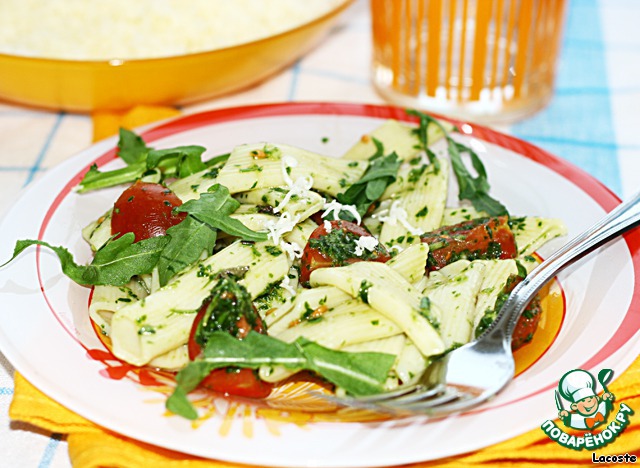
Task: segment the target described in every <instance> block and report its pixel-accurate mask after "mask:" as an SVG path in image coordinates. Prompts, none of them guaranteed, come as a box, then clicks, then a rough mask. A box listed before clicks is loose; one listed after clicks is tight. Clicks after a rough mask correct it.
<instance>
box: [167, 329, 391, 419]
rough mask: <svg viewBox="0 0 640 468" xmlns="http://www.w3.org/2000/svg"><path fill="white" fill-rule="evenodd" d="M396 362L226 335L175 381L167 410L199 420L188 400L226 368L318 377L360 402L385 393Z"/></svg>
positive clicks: (252, 335) (216, 337) (214, 337)
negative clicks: (304, 372) (213, 374)
mask: <svg viewBox="0 0 640 468" xmlns="http://www.w3.org/2000/svg"><path fill="white" fill-rule="evenodd" d="M394 360H395V356H393V355H390V354H383V353H374V352H365V353H349V352H344V351H335V350H332V349H328V348H325V347H323V346H321V345H318V344H316V343H313V342H311V341H309V340H307V339H305V338H303V337H301V338H298V339H297V340H296V341H294V342H293V343H286V342H284V341H280V340H278V339H277V338H273V337H270V336H267V335H262V334H259V333H256V332H253V331H251V332H249V334H248V335H247V336H246V337H245V338H244V339H243V340H238V339H236V338H234V337H233V336H231V335H229V334H228V333H226V332H214V333H212V334H211V335H210V336H209V339H208V342H207V345H206V347H205V348H204V350H203V357H202V358H200V359H197V360H195V361H191V362H190V363H189V364H188V365H187V367H185V368H184V369H182V370H181V371H180V372H178V375H177V376H176V382H177V387H176V389H175V390H174V392H173V394H172V395H171V396H170V397H169V399H168V400H167V402H166V406H167V409H168V410H169V411H171V412H173V413H175V414H178V415H181V416H183V417H185V418H188V419H196V418H197V417H198V415H197V412H196V410H195V409H194V408H193V406H192V405H191V403H190V402H189V400H188V399H187V395H188V393H189V392H191V391H193V390H195V388H196V387H197V386H198V385H199V383H200V382H201V381H202V380H203V379H204V378H205V377H206V376H207V375H209V373H210V372H211V371H212V370H214V369H218V368H223V367H229V366H233V367H241V368H249V369H258V368H259V367H261V366H276V365H282V366H284V367H286V368H288V369H292V370H296V371H298V370H308V371H312V372H315V373H316V374H318V375H320V376H321V377H323V378H325V379H326V380H328V381H329V382H331V383H333V384H335V385H337V386H339V387H341V388H343V389H344V390H345V391H346V392H347V393H349V394H351V395H356V396H362V395H372V394H375V393H380V392H382V391H384V387H383V384H384V381H385V380H386V378H387V376H388V372H389V369H391V366H392V365H393V362H394Z"/></svg>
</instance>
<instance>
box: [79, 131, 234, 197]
mask: <svg viewBox="0 0 640 468" xmlns="http://www.w3.org/2000/svg"><path fill="white" fill-rule="evenodd" d="M204 151H205V148H204V147H202V146H197V145H191V146H177V147H175V148H167V149H162V150H155V149H153V148H151V147H149V146H147V144H146V143H145V142H144V140H143V139H142V138H141V137H140V136H139V135H137V134H135V133H134V132H132V131H130V130H127V129H124V128H121V129H120V132H119V139H118V156H119V157H120V159H122V160H123V161H124V162H125V163H126V164H127V165H126V167H123V168H120V169H114V170H112V171H105V172H102V171H100V170H99V169H98V168H97V166H95V165H93V166H91V168H90V169H89V171H87V173H86V174H85V176H84V177H83V179H82V180H81V181H80V184H79V187H78V191H79V192H88V191H90V190H97V189H101V188H106V187H113V186H115V185H120V184H126V183H133V182H135V181H136V180H138V179H141V178H146V177H148V176H150V175H151V176H153V177H154V181H156V182H160V181H162V180H164V179H166V178H168V177H180V178H182V177H186V176H188V175H191V174H194V173H196V172H200V171H203V170H205V169H207V168H208V167H211V166H213V165H217V164H220V163H222V162H224V161H226V160H227V159H228V157H229V155H221V156H219V157H216V158H213V159H211V160H209V161H206V162H203V161H202V154H203V153H204Z"/></svg>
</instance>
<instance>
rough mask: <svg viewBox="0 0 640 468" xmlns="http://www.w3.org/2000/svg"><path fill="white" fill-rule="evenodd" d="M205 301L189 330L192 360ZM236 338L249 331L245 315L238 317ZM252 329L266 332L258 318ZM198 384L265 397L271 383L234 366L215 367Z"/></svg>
mask: <svg viewBox="0 0 640 468" xmlns="http://www.w3.org/2000/svg"><path fill="white" fill-rule="evenodd" d="M208 305H209V304H208V303H205V304H203V305H202V307H201V308H200V310H199V311H198V315H196V318H195V319H194V321H193V325H192V326H191V331H190V333H189V341H188V343H187V349H188V350H189V359H191V360H192V361H193V360H194V359H196V358H197V357H198V356H199V355H200V353H201V351H202V350H201V348H200V345H199V344H198V343H197V342H196V340H195V335H196V330H197V329H198V324H199V323H200V322H201V321H202V317H204V315H205V313H206V311H207V306H208ZM256 315H257V312H256ZM237 327H238V332H239V335H240V336H238V338H239V339H241V338H243V337H244V336H246V335H247V333H249V328H250V327H249V323H248V321H247V319H246V318H245V317H240V318H239V319H238V324H237ZM253 330H255V331H257V332H258V333H266V332H265V329H264V325H263V323H262V321H261V320H258V321H257V323H256V325H255V327H254V328H253ZM200 386H201V387H203V388H206V389H208V390H211V391H214V392H219V393H224V394H226V395H236V396H241V397H246V398H266V397H268V396H269V394H270V393H271V389H272V385H271V384H270V383H268V382H264V381H262V380H260V378H259V377H258V376H257V375H256V372H255V371H254V370H252V369H239V368H235V367H233V368H232V367H229V368H223V369H215V370H213V371H211V373H209V375H208V376H206V377H205V378H204V379H203V380H202V382H200Z"/></svg>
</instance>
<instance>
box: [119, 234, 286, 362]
mask: <svg viewBox="0 0 640 468" xmlns="http://www.w3.org/2000/svg"><path fill="white" fill-rule="evenodd" d="M269 245H270V244H269V243H266V242H264V243H257V244H251V245H246V244H243V243H241V242H235V243H233V244H231V245H230V246H229V247H227V248H225V249H223V250H222V251H220V252H218V253H217V254H215V255H213V256H211V257H209V258H207V259H206V260H204V261H203V262H201V263H199V264H198V265H196V266H194V267H192V268H190V269H189V270H187V271H185V272H183V273H181V274H179V275H177V276H176V277H175V278H174V279H173V280H172V281H171V282H170V283H169V284H167V285H166V286H164V287H162V288H161V289H160V290H158V291H156V292H155V293H154V294H151V295H149V296H148V297H146V298H145V299H144V300H142V301H138V302H135V303H133V304H131V305H128V306H126V307H123V308H122V309H120V310H118V311H117V312H116V313H115V314H114V315H113V318H112V320H111V340H112V343H113V352H114V354H115V355H116V356H117V357H119V358H120V359H123V360H125V361H126V362H129V363H131V364H134V365H138V366H139V365H145V364H147V363H149V361H151V360H152V359H153V358H155V357H157V356H159V355H162V354H164V353H166V352H168V351H170V350H172V349H174V348H177V347H178V346H181V345H183V344H184V343H186V342H187V339H188V337H189V331H190V329H191V324H192V323H193V319H194V317H195V314H194V312H196V311H197V309H198V308H199V307H200V306H201V304H202V302H203V300H204V299H205V298H206V297H207V296H208V295H209V290H210V289H211V286H212V285H213V283H214V281H215V280H216V273H218V272H220V271H222V270H225V269H230V268H239V267H248V270H247V272H246V274H245V276H244V278H243V279H242V281H241V283H242V284H244V286H245V287H246V288H247V290H248V291H249V293H250V294H251V295H252V297H257V296H258V295H260V294H261V293H262V292H264V291H265V289H266V288H267V287H268V286H269V284H271V283H273V282H274V281H275V280H278V279H282V278H283V277H284V276H285V275H286V274H287V273H288V271H289V261H288V260H287V258H286V256H284V255H280V256H275V257H274V256H273V255H270V254H269V253H268V252H267V250H266V248H267V247H268V246H269ZM256 252H258V253H259V254H260V255H256Z"/></svg>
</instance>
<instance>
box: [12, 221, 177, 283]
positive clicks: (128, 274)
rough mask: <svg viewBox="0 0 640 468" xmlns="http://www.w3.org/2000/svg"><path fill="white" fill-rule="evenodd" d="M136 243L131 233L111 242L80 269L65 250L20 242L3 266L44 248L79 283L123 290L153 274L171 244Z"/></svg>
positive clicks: (160, 240)
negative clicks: (136, 279) (24, 253)
mask: <svg viewBox="0 0 640 468" xmlns="http://www.w3.org/2000/svg"><path fill="white" fill-rule="evenodd" d="M134 239H135V235H134V234H133V233H132V232H129V233H127V234H125V235H124V236H122V237H119V238H118V239H112V240H110V241H109V242H107V243H106V244H105V245H104V246H103V247H102V248H101V249H100V250H98V251H97V252H96V254H95V256H94V257H93V261H92V262H91V263H90V264H89V265H78V264H77V263H76V262H75V261H74V259H73V256H72V255H71V253H70V252H69V251H68V250H67V249H65V248H64V247H56V246H53V245H51V244H48V243H47V242H44V241H39V240H20V241H17V242H16V246H15V249H14V251H13V256H12V257H11V259H10V260H9V261H7V262H6V263H5V264H3V265H0V266H4V265H6V264H7V263H9V262H11V261H12V260H13V259H15V258H16V257H17V256H18V255H20V253H21V252H22V251H23V250H25V249H26V248H27V247H30V246H32V245H41V246H43V247H47V248H49V249H51V250H53V251H54V252H55V253H56V255H57V256H58V258H59V259H60V265H61V267H62V272H63V273H64V274H65V275H67V276H68V277H69V278H70V279H71V280H73V281H75V282H76V283H78V284H81V285H85V286H96V285H114V286H122V285H124V284H127V283H128V282H129V281H130V280H131V278H132V277H133V276H135V275H143V274H146V273H151V271H152V270H153V268H154V267H155V266H156V263H158V259H159V258H160V253H161V252H162V250H163V249H164V247H165V246H166V245H167V243H168V241H169V239H168V238H167V237H164V236H161V237H152V238H149V239H145V240H142V241H140V242H135V243H134Z"/></svg>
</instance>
